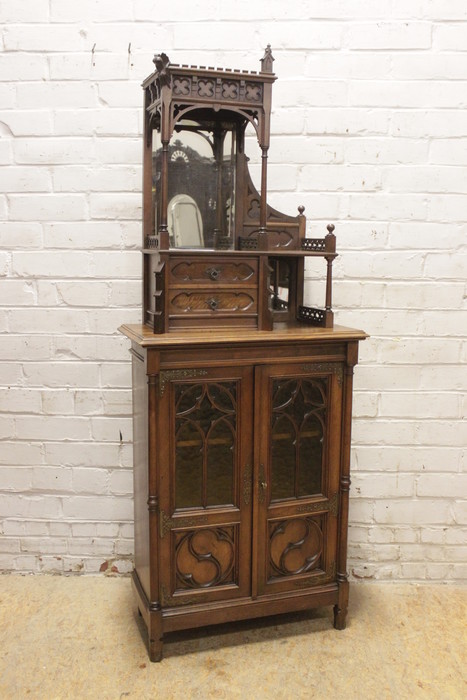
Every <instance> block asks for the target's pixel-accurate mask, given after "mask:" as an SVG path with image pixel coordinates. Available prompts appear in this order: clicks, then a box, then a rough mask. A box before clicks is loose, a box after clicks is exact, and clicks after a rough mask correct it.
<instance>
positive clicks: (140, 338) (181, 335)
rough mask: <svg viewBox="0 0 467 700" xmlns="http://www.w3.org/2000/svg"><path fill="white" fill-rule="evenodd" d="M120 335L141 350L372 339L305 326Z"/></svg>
mask: <svg viewBox="0 0 467 700" xmlns="http://www.w3.org/2000/svg"><path fill="white" fill-rule="evenodd" d="M119 331H120V332H121V333H123V334H124V335H126V336H127V337H128V338H130V340H132V341H133V342H135V343H137V344H138V345H140V346H141V347H148V348H150V347H159V348H160V347H167V346H186V345H191V346H193V345H211V344H212V345H214V344H219V343H227V344H230V345H232V344H245V343H246V344H248V343H268V342H274V343H277V342H294V341H302V342H303V341H305V342H314V341H318V342H319V341H329V340H334V341H345V340H365V338H367V337H368V335H367V334H366V333H365V332H364V331H362V330H357V329H355V328H346V327H345V326H334V327H333V328H314V327H310V326H305V325H303V324H300V325H299V324H296V325H291V324H285V323H284V324H276V325H275V326H274V330H273V331H258V330H250V329H248V330H245V329H241V328H231V329H230V328H222V329H208V328H203V329H199V330H183V331H178V332H177V331H173V332H169V333H163V334H157V335H156V334H154V333H153V331H152V329H151V328H149V327H148V326H143V325H141V324H134V325H129V324H128V325H127V324H124V325H122V326H120V328H119Z"/></svg>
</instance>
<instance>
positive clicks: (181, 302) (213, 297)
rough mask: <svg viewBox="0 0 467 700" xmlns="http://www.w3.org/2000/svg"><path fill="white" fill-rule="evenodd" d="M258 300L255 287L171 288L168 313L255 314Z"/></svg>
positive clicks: (202, 314)
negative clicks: (240, 288) (236, 288)
mask: <svg viewBox="0 0 467 700" xmlns="http://www.w3.org/2000/svg"><path fill="white" fill-rule="evenodd" d="M257 310H258V300H257V292H256V289H248V290H247V289H245V290H244V291H235V290H233V289H215V290H214V289H210V290H203V291H201V290H197V291H190V290H188V289H184V290H174V289H171V291H170V296H169V314H170V316H175V315H180V314H181V315H195V316H205V315H208V316H209V315H210V316H225V315H226V314H227V315H229V316H230V315H243V314H248V315H251V314H256V313H257Z"/></svg>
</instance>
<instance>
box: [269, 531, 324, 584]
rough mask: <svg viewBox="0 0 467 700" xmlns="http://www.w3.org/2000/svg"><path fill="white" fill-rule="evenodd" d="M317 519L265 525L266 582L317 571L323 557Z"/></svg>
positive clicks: (321, 533) (321, 538)
mask: <svg viewBox="0 0 467 700" xmlns="http://www.w3.org/2000/svg"><path fill="white" fill-rule="evenodd" d="M323 542H324V536H323V530H322V523H321V519H320V518H291V519H288V520H282V521H280V522H277V521H273V522H270V523H269V581H270V582H272V581H273V580H274V579H277V578H281V577H285V576H296V575H298V574H306V573H309V572H311V571H313V570H314V569H317V568H320V566H321V559H322V555H323Z"/></svg>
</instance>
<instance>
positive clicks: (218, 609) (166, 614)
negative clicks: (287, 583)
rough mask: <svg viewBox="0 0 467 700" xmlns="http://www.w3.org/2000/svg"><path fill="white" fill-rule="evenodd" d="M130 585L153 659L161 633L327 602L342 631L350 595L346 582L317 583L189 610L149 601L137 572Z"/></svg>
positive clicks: (156, 657) (160, 645)
mask: <svg viewBox="0 0 467 700" xmlns="http://www.w3.org/2000/svg"><path fill="white" fill-rule="evenodd" d="M132 584H133V590H134V593H135V596H136V601H137V605H138V610H139V613H140V615H141V616H142V618H143V620H144V622H145V625H146V628H147V631H148V647H149V649H148V653H149V658H150V660H151V661H153V662H158V661H161V660H162V650H163V640H164V634H165V633H167V632H175V631H180V630H186V629H192V628H195V627H207V626H209V625H215V624H223V623H226V622H236V621H239V620H247V619H250V618H258V617H266V616H270V615H280V614H284V613H291V612H301V611H305V610H311V609H313V608H320V607H325V606H328V605H333V606H334V627H335V629H337V630H343V629H345V627H346V616H347V604H348V597H349V596H348V589H349V584H348V582H347V581H342V582H341V583H329V584H326V585H323V586H319V587H318V586H316V587H315V588H313V589H312V590H310V591H307V592H305V591H300V593H289V594H282V595H274V596H264V597H263V598H262V599H261V600H253V599H252V598H240V599H237V600H232V601H227V602H226V601H223V602H219V603H218V605H217V606H213V605H212V603H211V604H209V605H198V606H194V605H190V608H189V610H188V609H184V608H182V607H173V608H161V607H160V605H159V603H151V602H150V601H149V600H148V598H147V596H146V594H145V592H144V589H143V587H142V585H141V583H140V580H139V578H138V574H137V572H136V571H134V572H133V574H132Z"/></svg>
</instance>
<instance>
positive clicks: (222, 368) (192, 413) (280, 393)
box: [121, 326, 365, 661]
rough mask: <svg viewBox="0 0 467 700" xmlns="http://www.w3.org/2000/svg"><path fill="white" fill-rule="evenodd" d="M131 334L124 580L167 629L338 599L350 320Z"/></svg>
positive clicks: (338, 620) (342, 570)
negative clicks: (128, 570) (130, 483)
mask: <svg viewBox="0 0 467 700" xmlns="http://www.w3.org/2000/svg"><path fill="white" fill-rule="evenodd" d="M121 330H122V332H124V333H125V334H126V335H127V336H128V337H130V338H131V340H132V363H133V404H134V481H135V571H134V573H133V583H134V589H135V592H136V596H137V601H138V607H139V610H140V612H141V614H142V616H143V618H144V620H145V622H146V625H147V628H148V634H149V654H150V658H151V659H152V660H153V661H158V660H160V659H161V658H162V639H163V635H164V634H165V633H167V632H171V631H175V630H181V629H187V628H192V627H201V626H204V625H208V624H214V623H222V622H228V621H235V620H241V619H245V618H250V617H261V616H265V615H272V614H276V613H286V612H292V611H299V610H306V609H309V608H315V607H319V606H325V605H333V606H334V612H335V627H336V628H337V629H343V628H344V627H345V616H346V612H347V601H348V582H347V573H346V543H347V524H348V522H347V521H348V497H349V485H350V478H349V464H350V422H351V420H350V419H351V397H352V374H353V366H354V365H355V364H356V362H357V348H358V341H359V340H362V339H364V338H365V334H364V333H363V332H361V331H356V330H352V329H346V328H340V327H338V326H336V327H335V328H334V329H314V330H312V329H309V328H305V329H303V328H300V327H298V326H297V327H289V328H287V327H284V328H283V329H278V330H277V331H276V332H274V333H272V334H271V333H268V332H263V333H262V332H260V331H248V330H244V331H242V332H236V333H235V334H233V333H231V334H228V333H227V334H223V333H220V332H211V333H208V334H205V335H204V337H201V335H197V334H196V333H193V334H192V335H191V337H187V333H186V332H183V333H182V332H180V333H178V334H176V333H174V334H165V335H163V336H155V335H154V334H150V333H147V332H146V330H145V329H144V327H138V326H124V327H122V328H121Z"/></svg>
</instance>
